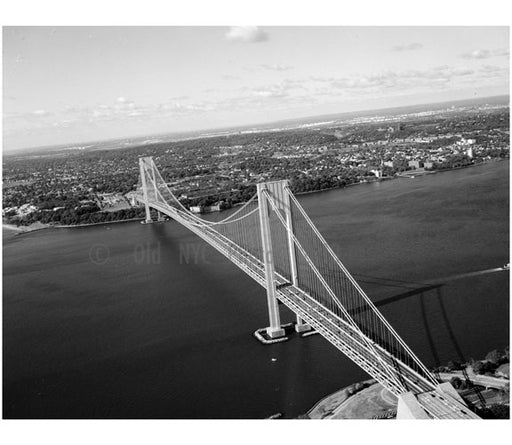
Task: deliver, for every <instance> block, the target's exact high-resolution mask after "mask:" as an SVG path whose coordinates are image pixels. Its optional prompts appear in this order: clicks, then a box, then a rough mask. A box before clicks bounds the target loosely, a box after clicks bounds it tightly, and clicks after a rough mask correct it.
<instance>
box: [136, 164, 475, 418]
mask: <svg viewBox="0 0 512 445" xmlns="http://www.w3.org/2000/svg"><path fill="white" fill-rule="evenodd" d="M139 166H140V178H139V185H138V188H137V200H138V201H139V202H141V203H142V204H144V206H145V209H146V220H145V222H147V223H149V222H151V216H150V210H151V209H154V210H156V211H157V212H159V215H167V216H168V217H170V218H172V219H174V220H175V221H177V222H178V223H180V224H182V225H183V226H185V227H186V228H188V229H189V230H190V231H191V232H193V233H195V234H196V235H197V236H199V237H200V238H202V239H203V240H204V241H205V242H207V243H208V244H210V245H211V246H212V247H213V248H215V249H216V250H217V251H218V252H220V253H221V254H223V255H224V256H226V257H227V258H228V259H229V260H230V261H231V262H232V263H233V264H235V265H236V266H237V267H239V268H240V269H241V270H242V271H243V272H245V273H246V274H247V275H249V276H250V277H251V278H253V279H254V280H255V281H256V282H257V283H258V284H260V285H261V286H262V287H264V288H265V290H266V295H267V306H268V314H269V326H268V327H267V328H266V329H263V330H259V332H260V334H261V336H262V337H263V338H265V339H267V341H269V342H272V341H275V340H277V341H282V339H283V338H284V339H286V337H285V336H284V334H285V329H284V328H283V325H282V324H281V320H280V315H279V305H278V303H279V302H280V303H282V304H284V305H285V306H286V307H288V308H289V309H291V310H292V311H293V312H294V313H295V314H296V317H297V322H296V324H295V328H296V330H297V331H298V332H305V331H308V330H310V329H314V330H315V331H317V332H318V333H319V334H320V335H322V336H323V337H324V338H325V339H326V340H327V341H329V342H330V343H331V344H333V345H334V346H335V347H336V348H337V349H339V350H340V351H341V352H342V353H344V354H345V355H346V356H347V357H348V358H350V359H351V360H352V361H353V362H354V363H356V364H357V365H359V366H360V367H361V368H362V369H363V370H364V371H365V372H367V373H368V374H369V375H370V376H371V377H373V378H374V379H375V380H376V381H378V382H379V383H380V384H381V385H382V386H383V387H384V388H386V389H387V390H388V391H390V392H391V393H392V394H394V395H395V396H397V398H398V407H397V417H398V418H425V419H430V418H435V419H444V418H447V419H477V418H479V417H478V416H477V415H476V414H474V413H473V412H472V411H471V410H470V409H469V408H468V407H467V405H466V404H465V402H464V401H463V399H462V398H461V397H460V396H459V395H458V394H457V392H456V391H455V389H454V388H453V387H452V386H451V385H450V384H449V383H442V384H440V383H439V382H438V381H437V380H436V379H435V377H434V376H433V375H432V373H431V372H430V371H429V370H428V369H427V368H426V366H425V365H424V364H423V363H422V362H421V361H420V360H419V359H418V357H416V355H415V354H414V353H413V352H412V351H411V349H410V348H409V347H408V346H407V344H406V343H405V342H404V340H403V339H402V338H401V337H400V336H399V335H398V334H397V333H396V331H395V330H394V329H393V328H392V326H391V325H390V324H389V323H388V322H387V320H386V319H385V318H384V317H383V315H382V314H381V313H380V312H379V311H378V310H377V308H376V307H375V305H374V304H373V303H372V301H371V300H370V299H369V298H368V296H367V295H366V294H365V292H364V291H363V290H362V289H361V287H360V286H359V285H358V283H357V282H356V281H355V279H354V278H353V277H352V275H350V273H349V272H348V270H347V269H346V267H345V266H344V265H343V263H342V262H341V261H340V259H339V258H338V257H337V256H336V254H335V253H334V252H333V250H332V249H331V247H330V246H329V245H328V244H327V242H326V241H325V239H324V238H323V237H322V235H321V234H320V232H319V231H318V229H317V228H316V227H315V225H314V224H313V222H312V221H311V219H310V218H309V217H308V215H307V214H306V212H305V211H304V209H303V208H302V206H301V205H300V204H299V202H298V201H297V199H296V198H295V196H294V195H293V194H292V192H291V190H290V187H289V183H288V181H286V180H284V181H272V182H266V183H261V184H258V185H257V193H256V194H255V195H254V196H253V197H252V198H251V199H250V200H249V201H248V202H246V203H245V204H244V205H243V206H241V207H240V208H239V209H238V210H237V211H236V212H234V213H232V214H230V215H229V216H228V217H226V218H225V219H222V220H220V221H208V220H205V219H203V218H201V217H200V216H198V215H196V214H193V213H192V212H190V211H189V210H188V209H187V208H185V207H184V206H183V205H182V204H181V202H180V201H179V200H178V199H177V198H176V196H175V195H174V194H173V193H172V191H171V190H170V189H169V187H168V186H167V184H166V182H165V180H164V179H163V178H162V176H161V174H160V172H159V171H158V168H157V166H156V165H155V163H154V161H153V159H152V158H151V157H143V158H140V159H139Z"/></svg>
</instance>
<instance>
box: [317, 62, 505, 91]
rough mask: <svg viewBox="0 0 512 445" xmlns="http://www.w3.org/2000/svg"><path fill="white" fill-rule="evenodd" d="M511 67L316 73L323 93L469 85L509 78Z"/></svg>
mask: <svg viewBox="0 0 512 445" xmlns="http://www.w3.org/2000/svg"><path fill="white" fill-rule="evenodd" d="M507 79H508V70H507V69H506V68H502V67H499V66H492V65H484V66H480V67H478V68H468V67H449V66H446V65H444V66H437V67H434V68H429V69H423V70H418V69H411V70H404V71H383V72H380V73H372V74H367V75H359V76H351V77H339V78H332V77H327V78H321V77H312V78H311V80H312V81H313V82H314V83H316V85H317V88H318V89H317V93H318V94H321V95H333V94H334V95H337V94H343V95H360V94H373V95H375V94H379V95H387V94H397V93H398V92H400V93H402V92H404V91H408V92H411V93H414V92H418V91H429V90H438V89H445V88H448V87H468V86H479V85H490V84H495V83H496V82H505V81H506V80H507Z"/></svg>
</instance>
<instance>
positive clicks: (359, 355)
mask: <svg viewBox="0 0 512 445" xmlns="http://www.w3.org/2000/svg"><path fill="white" fill-rule="evenodd" d="M149 206H150V207H152V208H154V209H155V210H158V211H160V212H162V213H164V214H166V215H168V216H169V217H171V218H173V219H174V220H176V221H177V222H179V223H181V224H182V225H184V226H185V227H187V228H188V229H189V230H190V231H192V232H193V233H195V234H196V235H198V236H199V237H200V238H202V239H203V240H204V241H206V242H207V243H208V244H210V245H211V246H212V247H214V248H215V249H216V250H218V251H219V252H220V253H222V254H223V255H224V256H226V257H227V258H228V259H229V260H230V261H232V262H233V263H234V264H235V265H236V266H238V267H239V268H240V269H242V270H243V271H244V272H245V273H247V274H248V275H249V276H250V277H252V278H253V279H254V280H255V281H256V282H257V283H259V284H260V285H261V286H263V287H265V286H266V279H265V267H264V264H263V262H262V261H261V260H259V259H258V258H256V257H254V256H253V255H251V254H250V253H249V252H247V251H246V250H244V249H242V248H241V247H240V246H238V245H237V244H236V243H234V242H233V241H231V240H229V239H228V238H226V237H225V236H223V235H222V234H220V233H219V232H217V231H216V230H215V229H214V228H213V227H211V226H210V225H208V224H204V223H201V222H200V221H199V220H198V219H196V218H195V217H194V216H192V215H191V214H189V213H187V212H185V211H183V210H180V209H177V208H175V207H171V206H169V205H168V204H164V203H161V202H159V201H150V202H149ZM279 285H285V286H283V287H279ZM276 287H278V288H277V289H276V296H277V298H278V299H279V300H280V301H281V302H282V303H283V304H285V305H286V306H287V307H288V308H289V309H291V310H292V311H293V312H295V313H296V314H298V315H299V316H300V317H301V318H302V319H303V320H304V321H305V322H307V323H308V324H309V325H310V326H311V327H312V328H314V329H315V330H317V331H318V332H319V333H320V334H321V335H322V336H323V337H324V338H326V339H327V340H328V341H329V342H330V343H331V344H333V345H334V346H335V347H336V348H338V349H339V350H340V351H341V352H343V353H344V354H345V355H347V356H348V357H349V358H350V359H351V360H353V361H354V362H355V363H356V364H358V365H359V366H360V367H361V368H362V369H363V370H365V371H366V372H367V373H368V374H369V375H371V376H372V377H373V378H375V379H376V380H377V381H378V382H380V383H381V384H382V385H383V386H384V387H386V389H388V390H389V391H390V392H391V393H393V394H395V395H398V394H400V393H403V392H406V391H412V392H413V393H414V394H416V395H421V397H418V398H417V400H418V402H419V403H420V405H421V406H422V408H423V409H425V411H427V413H428V414H429V415H431V416H432V417H433V418H447V417H449V418H460V419H468V418H478V417H477V416H476V415H474V414H473V413H472V412H471V411H470V410H469V409H468V408H467V407H466V406H465V405H463V404H462V403H460V402H459V401H458V400H456V399H454V398H452V397H450V396H449V395H447V394H446V393H444V392H440V391H438V390H437V388H436V385H435V384H433V383H432V382H430V381H429V380H427V379H426V378H425V377H423V376H421V375H420V374H418V373H417V372H415V371H414V370H413V369H411V368H410V367H409V366H407V365H406V364H405V363H403V362H401V361H400V360H399V359H397V358H396V357H394V356H393V355H392V354H391V353H389V352H388V351H386V350H385V349H383V348H382V347H381V346H379V345H378V344H376V343H375V342H373V341H372V340H371V339H369V338H368V337H365V338H363V335H364V334H361V333H360V332H357V331H356V330H355V328H354V327H353V326H351V325H350V324H349V323H347V322H346V321H345V320H343V319H341V318H340V317H339V316H337V315H336V314H334V313H333V312H331V311H329V310H328V309H327V308H325V307H324V306H322V305H321V304H320V303H318V302H317V301H316V300H314V299H313V298H312V297H311V296H310V295H308V294H307V293H306V292H304V291H303V290H302V289H300V288H299V287H296V286H293V285H292V284H291V283H289V281H288V280H286V279H285V278H284V277H282V276H280V275H279V274H277V273H276ZM375 353H377V354H378V357H379V360H380V361H381V362H382V363H384V364H386V365H387V366H390V367H392V368H394V369H395V370H396V371H397V372H396V374H395V375H399V376H400V377H399V382H397V379H396V377H395V378H390V375H389V373H388V372H386V370H385V366H383V365H382V364H380V366H379V360H376V359H375ZM404 388H405V389H404Z"/></svg>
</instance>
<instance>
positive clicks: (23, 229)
mask: <svg viewBox="0 0 512 445" xmlns="http://www.w3.org/2000/svg"><path fill="white" fill-rule="evenodd" d="M504 160H509V158H496V159H492V160H489V161H484V162H480V163H478V164H469V165H463V166H460V167H453V168H446V169H441V170H433V171H429V172H428V174H436V173H446V172H451V171H454V170H461V169H464V168H469V167H478V166H481V165H487V164H490V163H494V162H501V161H504ZM411 171H412V170H411ZM421 176H425V174H421V175H419V176H418V177H421ZM393 179H416V178H407V177H405V176H398V175H395V176H388V177H385V178H377V179H375V180H373V181H364V182H354V183H352V184H347V185H344V186H337V187H329V188H324V189H319V190H310V191H307V192H297V193H294V195H296V196H299V195H310V194H313V193H322V192H329V191H332V190H342V189H344V188H347V187H354V186H357V185H362V184H373V183H375V182H382V181H389V180H393ZM244 204H245V202H244V203H236V204H235V205H233V207H236V206H242V205H244ZM142 220H144V218H130V219H119V220H116V221H104V222H97V223H87V224H66V225H60V224H43V223H39V222H36V223H33V224H31V225H30V226H16V225H15V224H10V223H4V222H2V227H3V228H4V229H7V230H11V231H14V232H17V233H15V234H14V235H13V236H18V235H22V234H24V233H31V232H36V231H38V230H43V229H53V228H56V229H72V228H77V227H90V226H100V225H103V224H118V223H124V222H130V221H142ZM34 224H40V226H38V227H36V228H31V226H32V225H34ZM41 226H43V227H41Z"/></svg>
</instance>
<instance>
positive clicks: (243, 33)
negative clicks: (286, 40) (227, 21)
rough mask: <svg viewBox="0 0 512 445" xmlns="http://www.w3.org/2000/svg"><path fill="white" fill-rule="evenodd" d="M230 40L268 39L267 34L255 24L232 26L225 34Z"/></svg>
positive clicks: (247, 41) (256, 40)
mask: <svg viewBox="0 0 512 445" xmlns="http://www.w3.org/2000/svg"><path fill="white" fill-rule="evenodd" d="M225 37H226V39H227V40H229V41H232V42H245V43H256V42H264V41H266V40H268V34H267V33H266V32H265V31H263V30H262V29H261V28H259V27H257V26H232V27H230V28H229V30H228V32H227V33H226V34H225Z"/></svg>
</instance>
